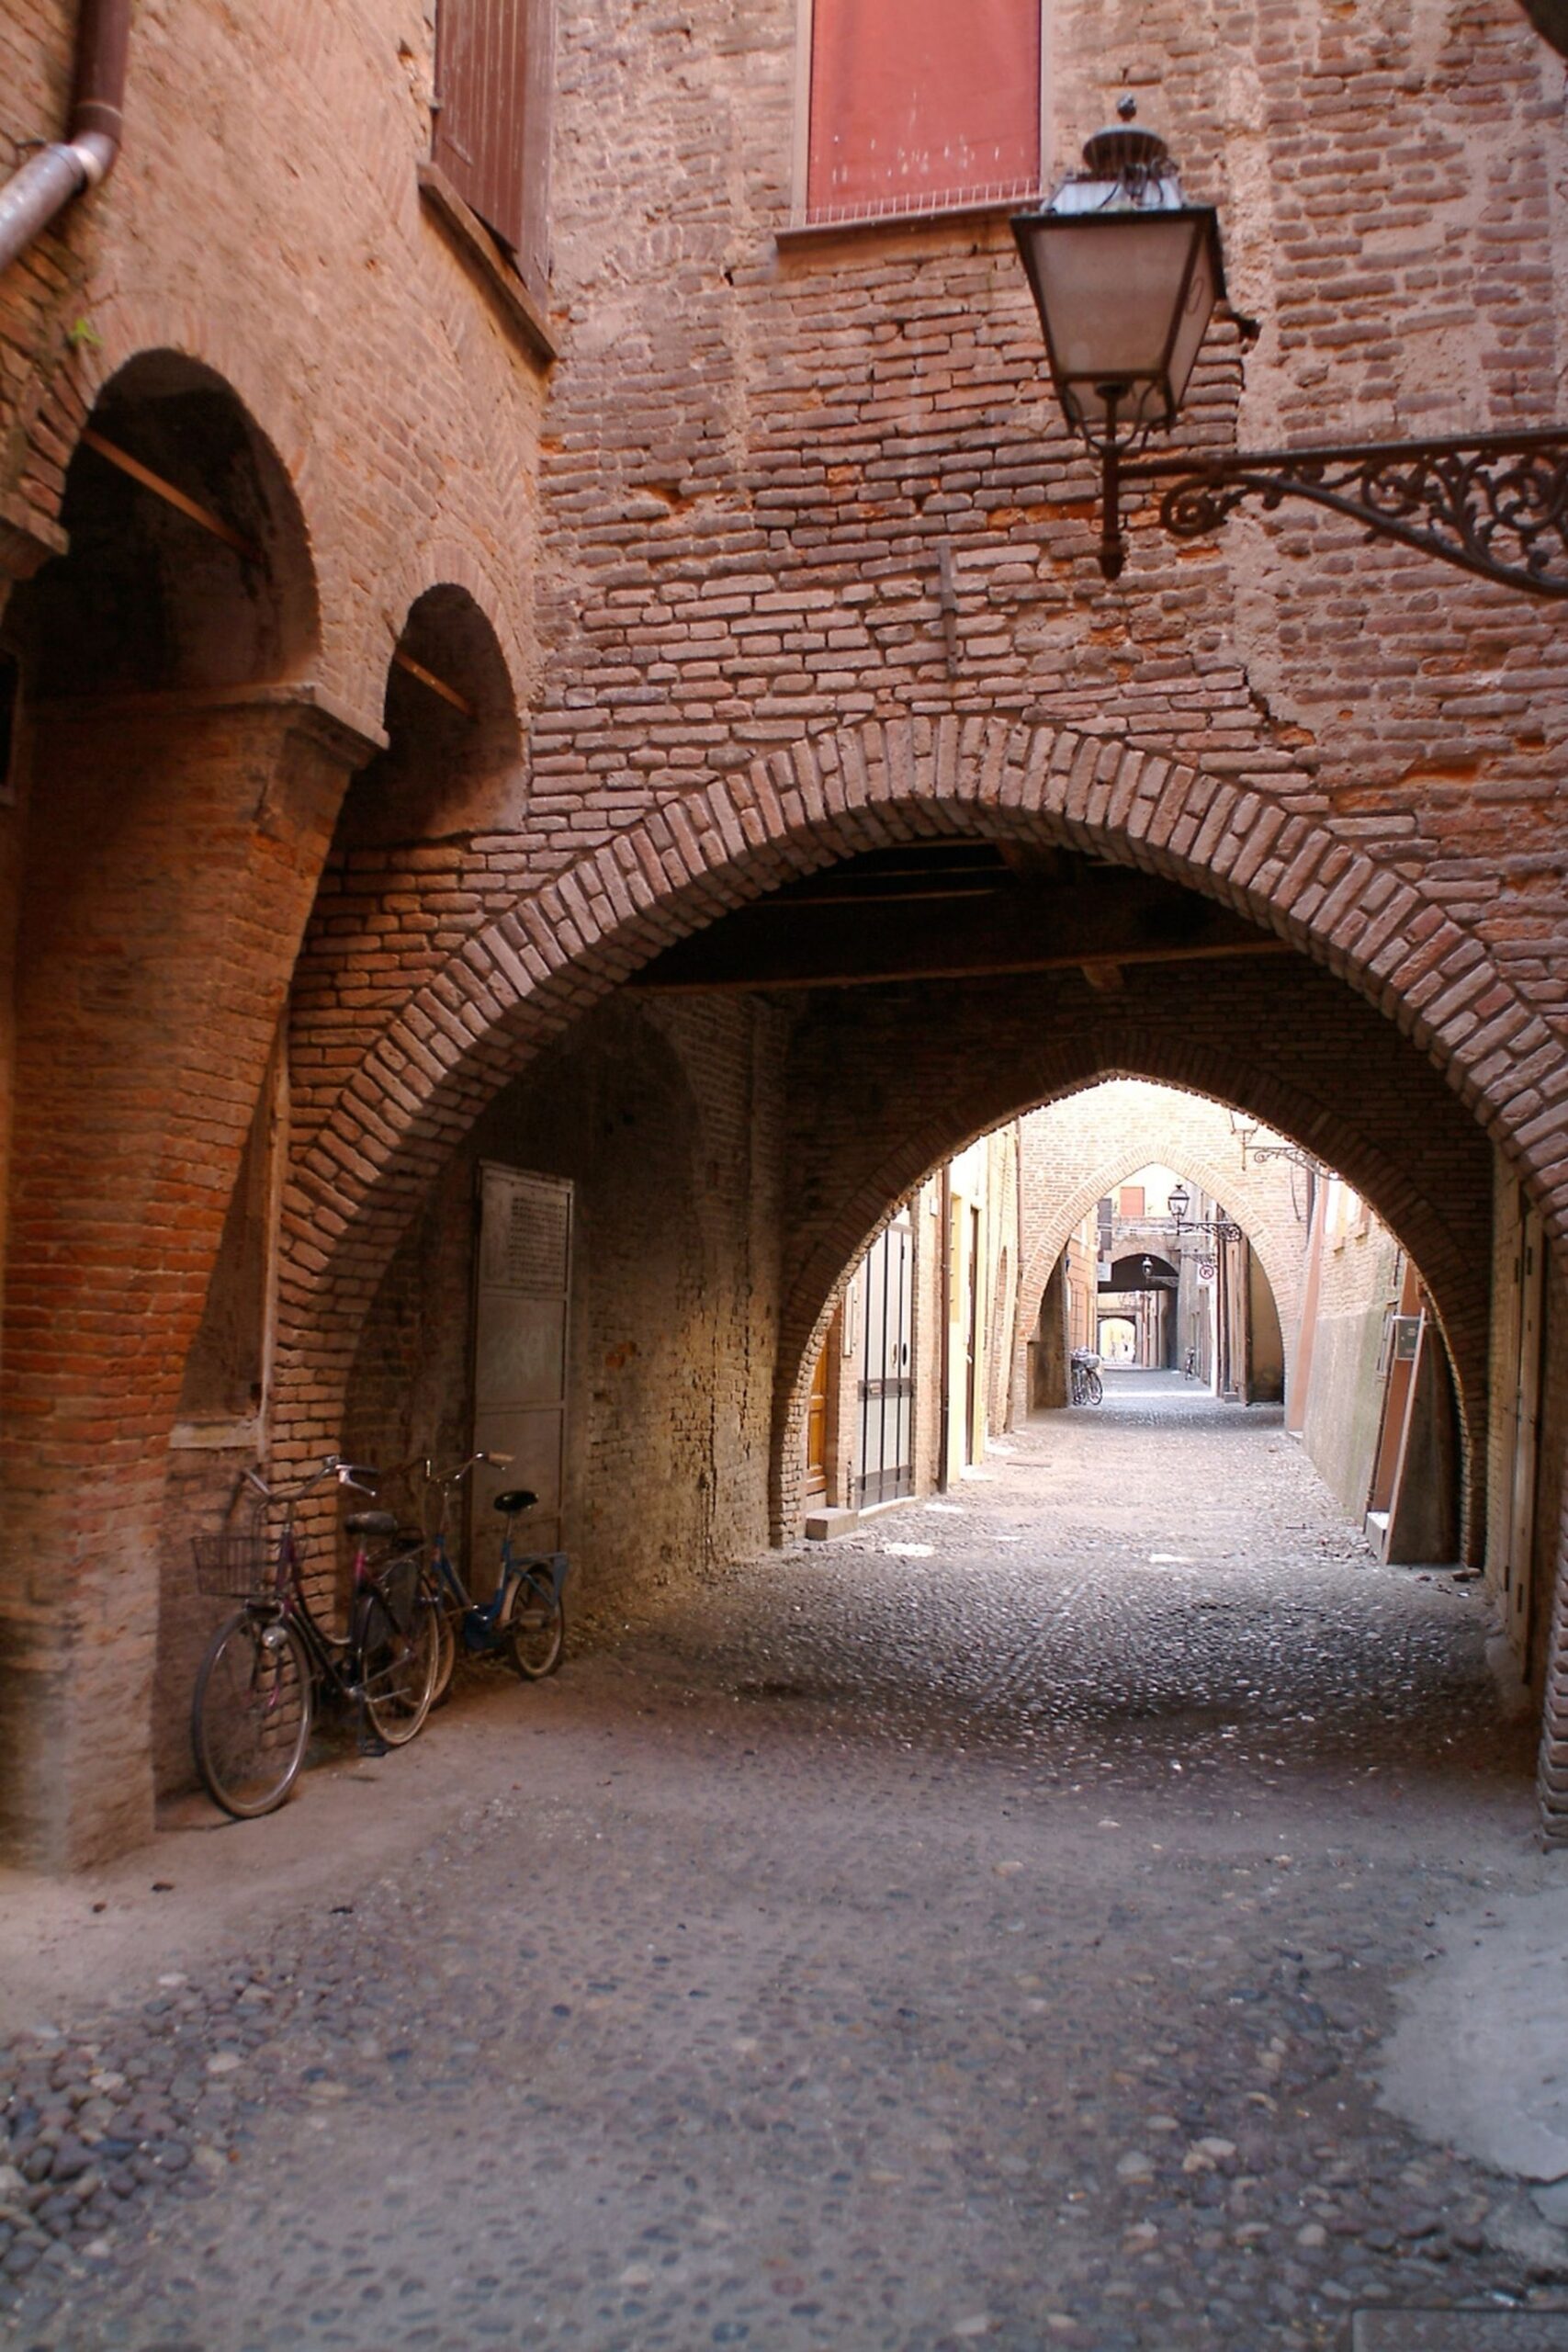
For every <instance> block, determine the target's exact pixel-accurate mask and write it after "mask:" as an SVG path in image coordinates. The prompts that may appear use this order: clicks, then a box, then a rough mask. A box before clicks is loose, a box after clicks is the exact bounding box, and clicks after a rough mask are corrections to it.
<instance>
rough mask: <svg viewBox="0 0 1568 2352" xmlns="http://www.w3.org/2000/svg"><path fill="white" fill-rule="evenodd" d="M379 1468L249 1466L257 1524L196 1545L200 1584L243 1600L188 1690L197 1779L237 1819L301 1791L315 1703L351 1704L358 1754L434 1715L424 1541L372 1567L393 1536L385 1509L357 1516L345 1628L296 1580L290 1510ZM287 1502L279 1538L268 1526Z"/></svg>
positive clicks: (381, 1747)
mask: <svg viewBox="0 0 1568 2352" xmlns="http://www.w3.org/2000/svg"><path fill="white" fill-rule="evenodd" d="M375 1476H376V1473H375V1472H374V1471H372V1470H365V1469H363V1468H355V1465H354V1464H351V1463H346V1462H343V1461H340V1460H339V1459H338V1458H337V1456H336V1455H329V1456H328V1458H327V1460H326V1461H325V1462H323V1463H322V1464H321V1468H320V1469H319V1470H316V1471H313V1472H311V1474H310V1476H309V1477H306V1478H302V1479H299V1481H297V1482H296V1483H295V1484H293V1485H289V1486H269V1485H268V1484H267V1483H266V1481H265V1479H264V1478H263V1477H261V1476H260V1475H259V1474H258V1473H257V1472H256V1471H254V1470H246V1471H244V1472H243V1473H242V1475H241V1477H240V1480H239V1482H238V1483H237V1485H236V1488H235V1494H236V1498H237V1497H238V1496H239V1494H240V1493H242V1492H243V1489H244V1488H245V1487H247V1486H248V1487H250V1488H251V1489H252V1494H253V1509H252V1519H251V1524H250V1525H249V1526H248V1527H245V1528H226V1529H224V1530H223V1531H222V1532H220V1533H219V1534H216V1535H199V1536H197V1537H196V1538H195V1539H194V1541H193V1547H192V1548H193V1550H194V1552H195V1555H196V1570H197V1585H198V1587H199V1589H201V1590H202V1591H203V1592H206V1593H209V1594H212V1595H214V1596H215V1597H221V1598H223V1599H226V1600H238V1601H239V1603H240V1606H239V1607H238V1608H237V1609H236V1610H235V1611H233V1612H232V1614H231V1615H230V1616H229V1617H226V1618H225V1619H224V1621H223V1623H222V1624H221V1625H220V1627H219V1628H218V1631H217V1632H216V1634H214V1635H213V1637H212V1640H211V1642H210V1643H209V1645H208V1650H207V1655H206V1657H204V1658H203V1659H202V1662H201V1666H200V1668H199V1669H198V1671H197V1678H196V1690H195V1692H194V1694H193V1696H192V1699H191V1746H192V1747H193V1749H194V1751H195V1755H196V1767H197V1772H198V1773H199V1774H200V1776H201V1781H202V1784H203V1786H204V1787H205V1788H206V1790H207V1792H208V1794H209V1796H210V1797H211V1799H212V1801H213V1803H214V1804H216V1805H219V1806H220V1807H221V1809H222V1810H223V1812H225V1813H227V1814H230V1815H232V1816H233V1818H234V1819H235V1820H237V1821H250V1820H254V1818H255V1817H256V1816H257V1815H261V1814H264V1813H272V1812H275V1811H276V1808H277V1807H278V1806H279V1805H280V1804H282V1803H283V1801H284V1799H285V1798H286V1797H287V1796H288V1792H289V1790H290V1789H291V1788H292V1787H293V1785H294V1781H295V1779H296V1777H297V1776H298V1774H299V1768H300V1765H301V1764H302V1763H303V1762H304V1759H305V1750H306V1747H307V1745H308V1744H309V1741H310V1727H311V1724H312V1721H313V1719H314V1715H315V1711H316V1706H317V1702H318V1698H319V1697H320V1698H324V1699H326V1700H329V1701H335V1702H339V1703H341V1704H343V1705H344V1706H345V1707H350V1708H352V1709H353V1710H354V1712H355V1718H356V1724H357V1736H358V1745H359V1748H360V1752H361V1753H362V1754H367V1755H383V1754H385V1752H386V1750H387V1749H388V1748H389V1747H402V1746H403V1745H404V1743H405V1742H406V1741H408V1740H411V1739H412V1737H413V1736H414V1734H415V1733H416V1732H417V1731H418V1729H419V1727H420V1725H421V1724H423V1721H424V1718H425V1716H426V1715H427V1714H428V1713H429V1711H430V1702H431V1694H432V1691H433V1690H434V1679H435V1664H436V1655H437V1634H436V1624H435V1611H434V1610H433V1609H431V1608H430V1607H429V1605H428V1603H427V1601H426V1599H425V1597H424V1595H423V1591H422V1588H421V1572H420V1556H419V1550H418V1547H417V1545H405V1546H404V1547H403V1548H402V1549H401V1550H400V1551H399V1552H397V1553H396V1554H395V1555H393V1556H389V1557H386V1558H383V1559H381V1560H379V1561H378V1562H377V1564H376V1565H375V1566H371V1563H370V1559H369V1555H368V1549H367V1546H368V1544H369V1542H370V1540H371V1539H373V1538H383V1537H396V1536H397V1534H398V1532H399V1529H398V1521H397V1520H396V1518H395V1517H394V1515H393V1514H392V1513H391V1512H390V1511H383V1510H367V1511H358V1512H355V1513H354V1514H353V1515H351V1517H350V1518H349V1520H348V1521H347V1528H348V1532H349V1533H350V1534H351V1535H354V1536H355V1537H356V1538H357V1539H358V1544H357V1550H356V1552H355V1562H354V1574H353V1584H352V1593H351V1600H350V1605H349V1621H348V1631H347V1633H346V1634H333V1633H331V1632H329V1631H328V1629H327V1628H326V1627H325V1626H324V1625H323V1624H322V1623H321V1621H320V1619H319V1618H318V1617H317V1616H316V1615H315V1614H314V1612H313V1611H312V1610H311V1608H310V1601H309V1600H308V1599H307V1597H306V1594H305V1589H304V1586H303V1583H302V1581H301V1577H300V1551H299V1543H298V1541H297V1539H296V1536H295V1532H294V1517H295V1512H296V1511H297V1510H298V1508H299V1504H300V1503H302V1502H303V1501H304V1500H305V1498H306V1497H307V1496H309V1495H312V1494H314V1493H315V1492H316V1491H317V1489H318V1488H319V1487H323V1486H325V1485H326V1484H327V1483H328V1481H329V1480H331V1481H335V1482H336V1484H337V1485H339V1486H341V1487H348V1488H350V1489H351V1490H352V1491H353V1492H354V1493H355V1494H366V1493H368V1492H369V1491H371V1490H370V1489H369V1488H368V1487H366V1486H365V1485H363V1484H362V1483H361V1482H362V1481H363V1480H364V1479H367V1478H374V1477H375ZM278 1508H281V1510H282V1514H283V1518H282V1524H281V1526H280V1527H279V1528H278V1529H277V1531H276V1534H271V1533H269V1532H267V1530H266V1528H265V1524H264V1521H265V1515H266V1513H267V1512H268V1511H269V1510H275V1509H278Z"/></svg>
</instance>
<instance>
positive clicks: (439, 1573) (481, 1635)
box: [425, 1453, 569, 1657]
mask: <svg viewBox="0 0 1568 2352" xmlns="http://www.w3.org/2000/svg"><path fill="white" fill-rule="evenodd" d="M511 1459H512V1457H511V1455H510V1454H501V1453H489V1454H487V1453H476V1454H474V1455H473V1456H472V1457H471V1458H470V1459H469V1460H468V1461H467V1462H465V1463H464V1464H462V1466H461V1468H460V1469H457V1470H454V1471H451V1472H449V1473H448V1474H447V1475H446V1476H445V1477H439V1478H438V1477H436V1476H434V1471H433V1469H432V1467H431V1464H430V1463H429V1462H428V1461H427V1462H426V1464H425V1480H426V1484H427V1485H429V1486H433V1487H438V1488H439V1489H440V1493H441V1498H442V1501H441V1514H440V1518H439V1520H438V1521H437V1524H436V1528H435V1532H434V1535H433V1536H432V1537H431V1538H430V1551H429V1566H430V1569H431V1572H432V1574H433V1575H434V1577H435V1578H436V1581H437V1584H438V1585H439V1586H441V1587H443V1588H445V1590H446V1593H447V1594H448V1595H449V1596H450V1600H451V1603H452V1604H453V1605H454V1607H455V1611H456V1613H457V1615H458V1617H459V1622H460V1623H461V1626H462V1634H463V1646H464V1648H465V1649H466V1650H468V1651H469V1652H471V1653H472V1654H473V1655H475V1656H476V1657H486V1656H489V1655H491V1654H492V1653H494V1652H496V1651H499V1650H502V1649H504V1647H505V1646H506V1629H507V1625H508V1623H510V1621H511V1616H512V1611H513V1608H514V1607H515V1605H516V1600H517V1595H518V1593H519V1592H520V1591H521V1589H522V1588H523V1586H524V1585H525V1583H534V1582H535V1581H536V1580H542V1579H543V1578H547V1579H548V1582H549V1587H550V1597H551V1599H552V1600H555V1599H558V1597H559V1594H560V1589H561V1587H562V1586H563V1585H564V1583H565V1582H566V1577H567V1573H568V1566H569V1562H568V1558H567V1555H566V1554H565V1553H564V1552H529V1553H525V1554H523V1555H521V1556H520V1557H513V1550H512V1528H511V1524H510V1522H508V1525H507V1527H506V1529H505V1531H504V1532H503V1533H502V1539H501V1563H500V1567H499V1570H498V1573H497V1576H496V1584H495V1590H494V1591H493V1592H492V1593H491V1597H490V1599H489V1600H475V1599H474V1597H473V1595H472V1594H471V1593H470V1592H469V1590H468V1586H467V1585H466V1584H465V1583H464V1581H463V1578H462V1577H461V1575H460V1574H459V1572H458V1569H457V1563H456V1562H455V1561H454V1559H453V1558H452V1555H451V1554H450V1552H449V1551H448V1550H447V1548H446V1503H447V1499H448V1498H449V1497H450V1496H451V1495H452V1493H453V1492H454V1491H455V1490H456V1489H457V1487H458V1486H459V1485H460V1484H461V1482H462V1480H463V1479H464V1478H466V1477H467V1476H468V1473H469V1472H470V1471H471V1470H472V1469H473V1468H474V1466H475V1464H477V1463H480V1462H489V1463H491V1464H494V1465H495V1467H496V1468H498V1469H505V1468H506V1467H507V1466H508V1464H510V1462H511Z"/></svg>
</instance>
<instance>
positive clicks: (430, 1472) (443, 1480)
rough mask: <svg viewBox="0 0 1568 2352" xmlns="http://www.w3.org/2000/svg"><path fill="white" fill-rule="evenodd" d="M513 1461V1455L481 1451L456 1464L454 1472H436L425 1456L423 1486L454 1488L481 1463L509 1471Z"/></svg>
mask: <svg viewBox="0 0 1568 2352" xmlns="http://www.w3.org/2000/svg"><path fill="white" fill-rule="evenodd" d="M515 1460H516V1456H515V1454H511V1453H487V1452H483V1451H481V1452H480V1453H470V1454H469V1456H468V1460H467V1461H466V1462H460V1463H458V1464H457V1468H456V1469H455V1470H437V1469H436V1468H435V1466H434V1463H433V1462H432V1460H431V1458H430V1456H429V1455H428V1454H427V1455H426V1456H425V1461H424V1477H425V1484H426V1485H427V1486H431V1487H455V1486H456V1485H457V1481H458V1480H459V1478H466V1477H467V1476H468V1473H469V1471H470V1470H473V1469H475V1468H477V1467H478V1465H479V1463H481V1462H490V1463H493V1464H494V1465H495V1467H496V1469H498V1470H510V1469H511V1467H512V1464H513V1462H514V1461H515Z"/></svg>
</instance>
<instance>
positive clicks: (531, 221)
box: [433, 0, 555, 298]
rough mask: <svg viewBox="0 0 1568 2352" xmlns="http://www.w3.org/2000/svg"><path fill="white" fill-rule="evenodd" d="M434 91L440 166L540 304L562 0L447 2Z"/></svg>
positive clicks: (545, 273) (438, 33)
mask: <svg viewBox="0 0 1568 2352" xmlns="http://www.w3.org/2000/svg"><path fill="white" fill-rule="evenodd" d="M435 87H436V94H437V96H438V98H439V101H440V104H439V107H438V108H437V111H436V116H435V131H434V151H433V152H434V160H435V162H436V163H437V164H439V165H440V167H441V169H442V170H443V171H444V172H445V173H446V176H447V178H448V179H449V180H450V181H451V183H452V186H453V187H455V188H456V189H457V194H458V195H459V196H460V197H461V198H462V199H463V201H464V203H465V204H467V205H468V207H469V208H470V209H471V210H472V211H474V212H477V213H478V215H479V219H480V220H482V221H483V222H484V224H485V226H486V227H487V228H488V229H490V230H491V231H492V232H494V234H495V235H496V236H497V237H498V238H499V239H500V241H501V243H502V244H503V245H504V246H505V247H506V248H507V251H508V252H509V253H510V254H512V255H513V258H514V259H515V261H516V264H517V268H518V272H519V274H520V276H521V277H522V278H523V280H524V283H525V285H526V286H527V287H528V288H529V289H530V291H531V292H533V293H534V294H535V295H536V296H539V297H541V298H542V296H543V293H544V289H545V287H546V284H547V279H548V277H549V173H550V119H551V112H552V100H553V96H554V91H555V0H440V7H439V12H438V14H437V17H436V25H435Z"/></svg>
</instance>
